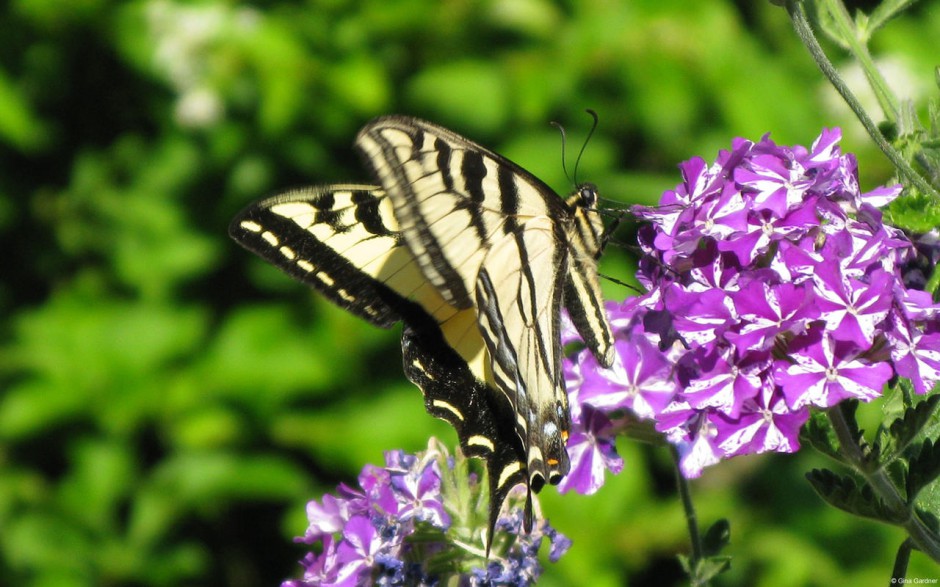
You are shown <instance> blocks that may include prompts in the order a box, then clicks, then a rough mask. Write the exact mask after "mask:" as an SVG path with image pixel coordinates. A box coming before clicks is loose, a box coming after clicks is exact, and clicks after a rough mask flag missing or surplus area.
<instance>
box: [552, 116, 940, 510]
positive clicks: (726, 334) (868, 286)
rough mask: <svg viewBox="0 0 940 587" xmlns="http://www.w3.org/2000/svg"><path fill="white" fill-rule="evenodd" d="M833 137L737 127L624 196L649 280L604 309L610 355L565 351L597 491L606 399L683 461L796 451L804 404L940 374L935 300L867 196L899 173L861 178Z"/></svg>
mask: <svg viewBox="0 0 940 587" xmlns="http://www.w3.org/2000/svg"><path fill="white" fill-rule="evenodd" d="M840 137H841V135H840V132H839V131H838V130H824V131H823V132H822V134H821V135H820V137H819V138H818V139H817V140H816V142H815V143H814V144H813V146H812V148H810V149H806V148H804V147H799V146H797V147H784V146H778V145H776V144H775V143H773V142H772V141H771V140H770V139H769V138H768V137H766V136H765V137H764V138H763V139H762V140H761V141H759V142H757V143H754V142H751V141H747V140H744V139H737V140H735V141H734V142H733V144H732V149H731V150H730V151H723V152H722V153H720V155H719V157H718V160H717V161H716V162H715V163H714V164H713V165H711V166H708V165H707V164H706V163H705V161H703V160H702V159H698V158H697V159H692V160H690V161H687V162H686V163H684V164H683V165H681V170H682V174H683V177H684V181H683V183H681V184H680V185H679V186H677V188H676V189H675V190H671V191H668V192H666V193H665V194H664V195H663V197H662V200H661V202H660V205H659V206H658V207H656V208H647V207H637V208H635V209H634V213H635V214H636V215H637V216H638V217H639V218H641V219H643V220H646V221H648V223H647V224H645V225H644V226H643V228H642V229H641V232H640V245H641V247H642V249H643V251H644V253H645V254H644V258H643V259H642V260H641V264H640V270H639V279H640V281H641V283H642V284H643V285H644V286H645V287H646V288H647V290H648V292H647V293H646V294H644V295H642V296H639V297H634V298H630V299H628V300H627V301H625V302H624V303H623V304H620V305H617V306H613V307H608V313H609V315H610V319H611V323H612V324H613V326H614V327H615V329H617V330H618V332H619V335H618V341H617V343H616V349H617V359H616V361H615V363H614V365H613V367H612V368H610V369H603V368H601V367H600V366H599V365H598V364H597V362H596V361H595V360H594V358H593V357H592V356H591V354H590V353H589V352H582V353H579V354H578V356H577V357H576V359H575V361H574V362H573V363H570V364H568V365H567V377H568V385H569V392H570V393H571V394H572V397H571V400H572V404H573V405H578V404H580V405H581V406H582V407H581V409H580V410H578V409H573V410H572V416H573V420H574V422H575V426H576V427H575V429H574V430H573V433H572V436H571V441H570V442H569V452H570V454H571V457H572V474H571V475H570V476H569V478H568V479H566V480H565V483H566V484H567V485H569V486H571V487H574V488H576V489H578V490H579V491H582V492H590V491H593V490H595V489H596V488H597V487H598V486H599V485H600V483H601V482H602V480H603V474H604V468H605V467H606V468H610V469H612V470H614V471H616V470H618V469H619V467H620V466H621V463H620V461H619V460H618V459H617V457H616V455H615V454H614V453H613V449H612V443H611V439H610V438H609V436H610V434H611V433H612V432H611V431H612V430H613V428H612V427H611V426H610V420H607V419H604V420H599V418H602V417H603V415H605V414H606V415H607V416H609V417H611V418H615V417H616V416H618V415H620V414H623V413H625V412H626V411H631V412H632V413H633V414H635V415H636V416H638V417H640V418H644V419H651V420H653V421H654V422H655V426H656V429H657V430H658V431H659V432H661V433H663V434H665V436H666V438H668V439H669V440H670V441H671V442H673V443H674V444H675V445H677V447H678V449H679V452H680V455H681V467H682V471H683V473H684V474H685V475H686V476H688V477H695V476H698V475H699V474H700V473H701V471H702V469H703V468H704V467H706V466H708V465H711V464H714V463H716V462H718V461H719V460H721V459H725V458H730V457H732V456H736V455H744V454H752V453H762V452H767V451H777V452H793V451H796V450H797V449H798V448H799V442H798V433H799V429H800V427H801V426H802V424H803V423H804V422H805V421H806V420H807V418H808V417H809V410H810V408H813V407H816V408H828V407H831V406H833V405H835V404H837V403H838V402H840V401H842V400H844V399H850V398H854V399H858V400H861V401H869V400H871V399H873V398H875V397H878V396H879V395H880V394H881V393H882V389H883V387H884V385H885V384H886V383H887V382H888V381H889V380H890V379H891V378H892V377H893V376H895V375H898V376H901V377H906V378H908V379H910V380H911V382H912V384H913V387H914V389H915V390H916V391H917V392H918V393H925V392H927V391H929V390H930V389H931V388H932V387H933V385H934V384H935V383H936V382H937V381H938V380H940V306H938V305H937V304H934V303H933V300H932V299H931V296H930V295H929V294H928V293H926V292H923V291H916V290H912V289H908V288H907V287H906V286H905V283H904V281H903V280H902V270H903V268H904V264H905V263H906V262H908V261H910V260H911V259H912V258H913V257H914V249H913V247H912V245H911V242H910V241H909V240H908V239H907V237H906V236H905V235H904V234H903V233H902V232H900V231H899V230H897V229H894V228H891V227H889V226H886V225H885V224H883V222H882V214H881V212H879V210H878V207H880V206H884V205H886V204H887V203H889V202H890V201H891V200H893V199H894V198H896V197H897V196H898V194H899V193H900V189H901V188H900V186H894V187H890V188H879V189H876V190H874V191H871V192H868V193H861V191H860V190H859V186H858V177H857V169H856V162H855V158H854V157H853V156H852V155H850V154H847V155H843V154H841V153H840V151H839V148H838V141H839V139H840ZM574 336H576V335H575V333H573V331H569V332H566V337H567V338H569V339H571V338H573V337H574ZM598 412H600V414H598ZM585 414H586V415H587V417H583V415H585Z"/></svg>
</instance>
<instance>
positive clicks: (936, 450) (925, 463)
mask: <svg viewBox="0 0 940 587" xmlns="http://www.w3.org/2000/svg"><path fill="white" fill-rule="evenodd" d="M938 476H940V446H938V445H936V444H934V443H933V441H932V440H930V439H929V438H928V439H927V440H925V441H924V443H923V444H922V445H921V447H920V451H919V452H918V453H917V455H916V456H915V457H914V458H912V459H911V461H910V468H909V471H908V481H907V493H908V501H913V500H914V498H916V497H917V494H918V493H920V490H921V489H923V488H924V487H926V486H927V485H929V484H930V483H932V482H933V481H934V479H936V478H937V477H938Z"/></svg>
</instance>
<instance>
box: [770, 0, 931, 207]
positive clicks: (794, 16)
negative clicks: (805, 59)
mask: <svg viewBox="0 0 940 587" xmlns="http://www.w3.org/2000/svg"><path fill="white" fill-rule="evenodd" d="M786 2H787V12H788V13H789V14H790V19H791V20H792V21H793V28H794V29H795V30H796V34H797V35H799V37H800V39H801V40H802V41H803V44H804V45H806V48H807V49H808V50H809V52H810V54H811V55H812V56H813V59H814V60H815V61H816V65H818V66H819V69H820V70H822V72H823V74H824V75H825V76H826V77H827V78H828V79H829V81H830V83H832V85H833V86H834V87H835V88H836V91H838V92H839V94H840V95H841V96H842V98H843V99H844V100H845V101H846V103H847V104H848V105H849V108H851V109H852V111H853V112H854V113H855V115H856V116H857V117H858V119H859V121H861V123H862V126H864V127H865V130H866V131H867V132H868V135H869V136H870V137H871V138H872V140H873V141H875V144H876V145H878V148H879V149H881V152H882V153H884V154H885V156H886V157H887V158H888V159H889V160H890V161H891V163H893V164H894V166H895V167H896V168H897V169H898V171H899V172H900V173H901V175H903V176H904V177H905V178H907V180H908V181H909V182H910V183H911V184H912V185H914V186H915V187H916V188H917V189H918V190H920V192H921V193H923V194H925V195H927V196H929V197H930V198H932V199H933V200H935V201H940V193H938V192H937V191H936V190H935V189H934V188H933V186H931V185H930V184H929V183H928V182H927V180H925V179H924V178H923V177H922V176H921V175H920V174H918V173H917V172H916V171H914V169H913V168H912V167H911V166H910V164H909V163H908V162H907V161H906V160H905V159H904V157H902V156H901V154H900V153H898V152H897V151H896V150H895V149H894V147H892V146H891V144H890V143H889V142H888V141H887V140H885V138H884V136H883V135H882V134H881V131H879V130H878V127H877V126H876V125H875V123H874V122H872V120H871V118H869V117H868V114H867V113H866V112H865V109H864V108H862V105H861V104H860V103H859V101H858V100H857V99H856V98H855V95H854V94H852V91H851V90H849V88H848V86H846V85H845V82H844V81H842V78H841V77H839V73H838V72H837V71H836V69H835V67H833V65H832V63H831V62H830V61H829V59H828V58H827V57H826V54H825V53H824V52H823V50H822V47H820V46H819V43H818V42H817V41H816V37H815V36H814V35H813V31H812V28H811V27H810V25H809V20H808V19H807V18H806V10H805V8H804V7H803V2H802V0H786Z"/></svg>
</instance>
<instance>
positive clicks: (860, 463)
mask: <svg viewBox="0 0 940 587" xmlns="http://www.w3.org/2000/svg"><path fill="white" fill-rule="evenodd" d="M826 414H827V415H828V416H829V421H830V422H831V423H832V427H833V429H834V430H835V432H836V437H837V438H838V439H839V452H840V453H841V454H842V455H843V456H844V457H845V459H846V462H847V463H848V464H849V465H850V466H851V467H852V468H853V469H854V470H855V471H857V472H858V473H859V474H860V475H861V476H862V477H863V478H864V479H865V481H867V482H868V485H869V486H870V487H871V488H872V489H873V490H874V491H875V494H876V495H877V496H878V498H879V499H881V501H882V502H884V504H885V506H886V507H887V508H888V509H889V510H891V511H892V512H894V513H895V515H896V516H897V519H903V521H902V522H900V523H899V524H898V525H899V526H901V527H902V528H904V529H905V530H907V533H908V535H909V536H910V537H911V540H912V541H913V542H914V544H915V545H916V546H917V548H919V549H920V550H921V551H923V552H924V553H925V554H927V556H929V557H930V558H932V559H933V560H935V561H937V562H940V540H938V537H937V535H936V534H934V533H933V532H931V531H930V529H929V528H928V527H927V526H926V525H924V523H923V522H922V521H921V520H920V518H918V517H917V516H916V515H915V514H914V512H913V511H912V510H911V507H910V506H908V504H907V502H906V501H905V500H904V498H902V497H901V494H900V493H898V489H897V487H895V486H894V483H892V482H891V479H890V478H889V477H888V474H887V473H886V472H885V470H884V469H882V468H881V467H878V468H876V469H873V470H871V467H870V466H869V463H868V460H867V459H866V458H865V455H864V454H863V453H862V448H861V447H860V446H859V445H858V443H857V442H856V441H855V438H854V437H853V435H852V432H851V428H850V427H849V424H848V422H846V420H845V414H844V413H843V412H842V410H841V409H839V407H838V406H836V407H835V408H832V409H829V410H826Z"/></svg>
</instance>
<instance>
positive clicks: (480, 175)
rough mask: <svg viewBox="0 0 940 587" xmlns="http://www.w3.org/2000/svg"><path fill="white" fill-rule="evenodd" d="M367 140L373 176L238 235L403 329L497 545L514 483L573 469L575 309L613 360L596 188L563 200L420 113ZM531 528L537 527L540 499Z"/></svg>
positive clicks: (242, 218)
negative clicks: (476, 468)
mask: <svg viewBox="0 0 940 587" xmlns="http://www.w3.org/2000/svg"><path fill="white" fill-rule="evenodd" d="M356 147H357V149H358V150H359V152H360V153H361V154H362V155H363V156H364V160H365V163H366V165H367V167H368V168H369V171H370V172H371V175H372V177H373V178H374V180H375V183H374V184H367V185H366V184H362V185H360V184H339V185H325V186H319V187H310V188H305V189H300V190H296V191H290V192H286V193H284V194H281V195H277V196H274V197H272V198H269V199H265V200H261V201H259V202H257V203H254V204H252V205H250V206H249V207H247V208H246V209H245V210H243V211H242V212H241V213H240V214H238V215H237V216H236V217H235V218H234V220H233V221H232V223H231V226H230V230H229V232H230V234H231V236H232V238H234V239H235V241H237V242H238V243H239V244H241V245H242V246H244V247H245V248H247V249H249V250H251V251H253V252H255V253H257V254H258V255H260V256H261V257H262V258H264V259H266V260H267V261H269V262H271V263H272V264H274V265H276V266H277V267H279V268H280V269H282V270H284V271H285V272H286V273H288V274H290V275H291V276H293V277H295V278H297V279H299V280H300V281H302V282H304V283H306V284H308V285H310V286H312V287H314V288H315V289H317V290H318V291H319V292H320V293H322V294H323V295H324V296H326V297H327V298H329V299H330V300H332V301H333V302H335V303H336V304H337V305H339V306H340V307H342V308H345V309H346V310H348V311H350V312H352V313H353V314H356V315H358V316H360V317H362V318H364V319H366V320H368V321H369V322H371V323H372V324H375V325H376V326H380V327H383V328H388V327H390V326H392V325H394V324H396V323H398V322H401V323H402V324H403V330H402V355H403V364H404V371H405V374H406V376H407V377H408V378H409V379H410V380H411V381H412V382H414V383H415V384H416V385H417V386H418V387H419V388H421V390H422V392H423V394H424V398H425V407H426V409H427V411H428V412H429V413H430V414H432V415H433V416H436V417H439V418H442V419H444V420H446V421H447V422H449V423H450V424H451V425H452V426H453V427H454V429H455V430H456V432H457V436H458V438H459V441H460V445H461V448H462V450H463V451H464V453H465V454H467V455H469V456H475V457H479V458H482V459H483V460H484V461H485V464H486V468H487V473H488V477H489V491H490V506H489V507H490V511H489V533H488V534H487V538H486V541H487V551H488V550H489V545H490V543H491V541H492V537H493V530H494V526H495V522H496V519H497V517H498V514H499V511H500V507H501V505H502V503H503V501H504V500H505V498H506V496H507V494H508V492H509V490H510V489H512V488H513V487H514V486H516V485H518V484H525V485H526V486H527V488H528V489H529V492H530V493H529V495H530V496H531V492H532V491H535V492H537V491H539V490H540V489H541V488H542V486H543V485H544V484H545V483H546V482H548V483H550V484H557V483H558V482H559V481H561V479H562V478H563V477H564V476H565V475H566V474H567V473H568V471H569V468H570V463H569V459H568V454H567V452H566V450H565V442H566V440H567V438H568V434H569V430H570V416H569V411H568V396H567V393H566V391H565V383H564V377H563V373H562V367H561V361H562V348H561V343H560V340H559V336H560V315H561V309H562V306H564V307H565V308H566V309H567V310H568V312H569V315H570V317H571V320H572V322H573V324H574V325H575V327H576V329H577V330H578V332H579V334H580V335H581V336H582V338H583V340H584V342H585V345H586V347H587V348H589V349H590V350H591V352H592V353H593V354H594V356H595V357H596V358H597V360H598V361H599V362H600V363H601V365H604V366H610V365H611V364H612V363H613V359H614V349H613V334H612V330H611V326H610V324H609V322H608V320H607V318H606V314H605V313H604V307H603V303H602V299H601V293H600V286H599V282H598V273H597V259H598V257H599V255H600V253H601V250H602V248H603V242H604V224H603V221H602V219H601V217H600V215H599V214H598V213H597V208H596V207H597V191H596V189H595V188H594V186H592V185H591V184H581V185H579V186H578V187H577V189H576V190H575V191H574V193H573V194H572V195H570V196H569V197H568V198H567V199H562V198H560V197H559V196H558V195H557V194H556V193H555V192H553V191H552V190H551V189H550V188H549V187H548V186H547V185H545V184H544V183H543V182H542V181H540V180H539V179H537V178H536V177H534V176H533V175H532V174H530V173H529V172H527V171H526V170H524V169H522V168H521V167H519V166H518V165H516V164H515V163H513V162H511V161H509V160H508V159H506V158H504V157H502V156H500V155H498V154H496V153H494V152H492V151H490V150H488V149H486V148H484V147H482V146H480V145H478V144H476V143H474V142H472V141H470V140H468V139H466V138H464V137H462V136H460V135H458V134H456V133H454V132H451V131H449V130H447V129H445V128H442V127H440V126H437V125H435V124H432V123H430V122H425V121H423V120H419V119H417V118H411V117H405V116H386V117H380V118H377V119H375V120H373V121H371V122H370V123H368V124H367V125H366V126H365V127H364V128H363V129H362V130H361V131H360V132H359V134H358V136H357V138H356ZM525 523H526V528H527V529H529V528H531V524H532V513H531V499H529V500H527V507H526V516H525Z"/></svg>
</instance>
